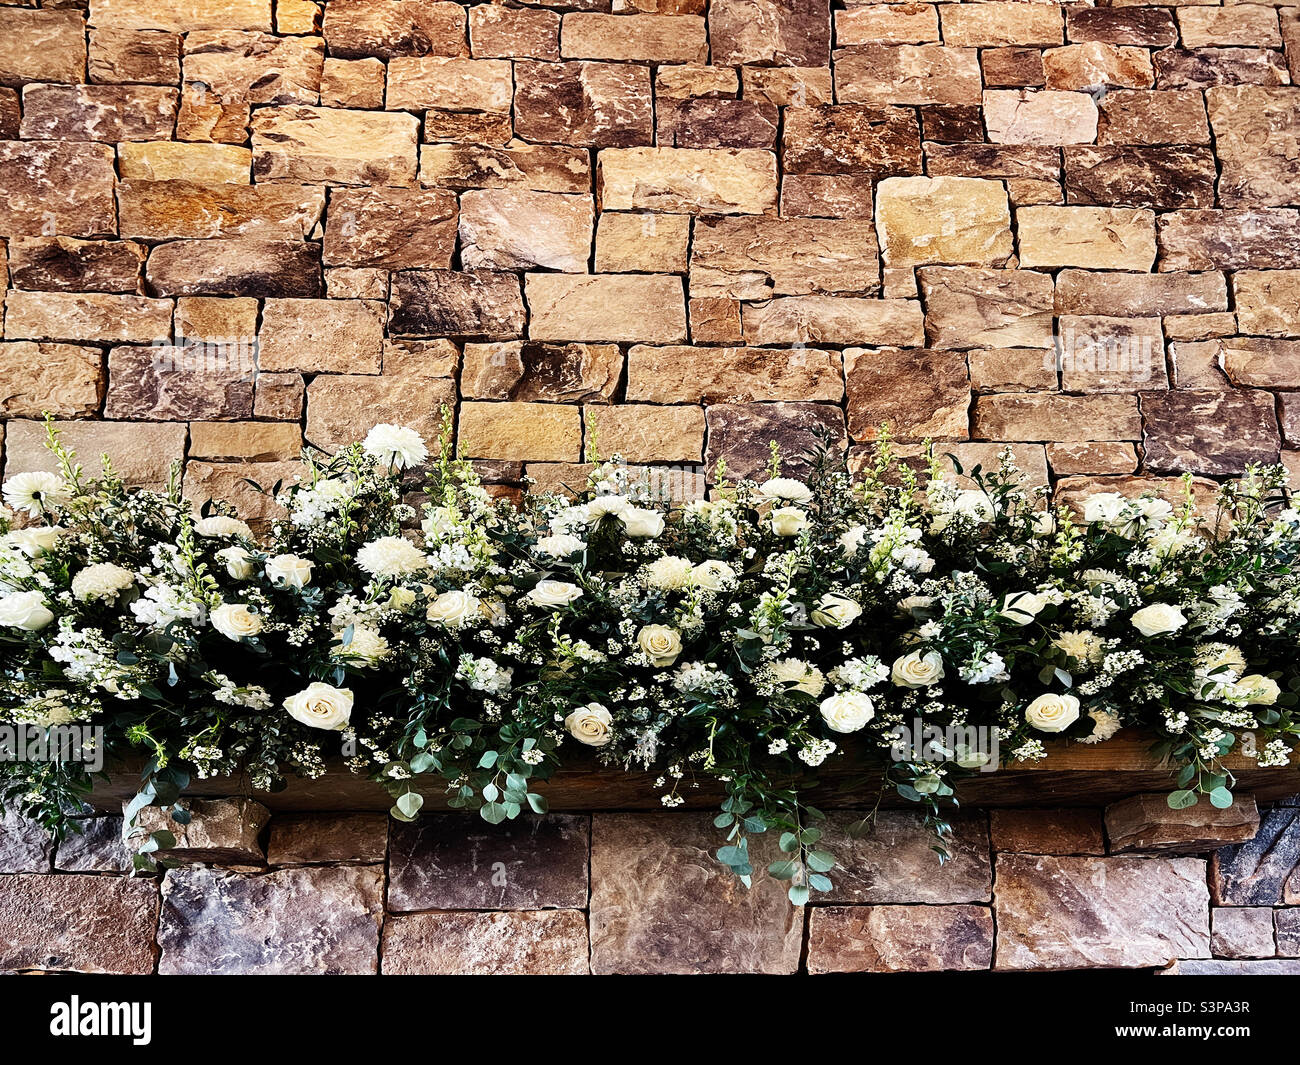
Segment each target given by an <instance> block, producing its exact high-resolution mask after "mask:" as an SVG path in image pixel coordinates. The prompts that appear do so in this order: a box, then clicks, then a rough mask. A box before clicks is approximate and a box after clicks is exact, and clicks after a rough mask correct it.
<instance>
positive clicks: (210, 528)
mask: <svg viewBox="0 0 1300 1065" xmlns="http://www.w3.org/2000/svg"><path fill="white" fill-rule="evenodd" d="M194 531H195V533H197V534H198V535H199V536H246V537H248V538H249V539H252V537H253V530H252V529H250V528H249V527H248V523H247V522H242V521H240V520H239V519H238V518H232V517H230V516H229V515H227V514H213V515H212V516H211V517H207V518H200V519H199V520H198V521H196V522H195V523H194Z"/></svg>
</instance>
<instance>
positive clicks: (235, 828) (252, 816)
mask: <svg viewBox="0 0 1300 1065" xmlns="http://www.w3.org/2000/svg"><path fill="white" fill-rule="evenodd" d="M183 805H184V807H185V809H186V810H187V811H189V814H190V821H189V823H188V824H184V825H182V824H181V823H180V822H178V821H175V820H173V819H172V817H171V815H170V813H169V812H168V811H167V810H163V809H161V808H159V807H157V806H146V807H145V808H144V809H143V810H142V811H141V812H140V813H138V814H137V815H136V819H135V824H134V825H133V826H132V827H131V828H130V829H129V831H130V833H131V835H132V836H135V835H140V836H141V837H143V836H147V835H149V834H150V833H152V832H157V831H160V830H164V829H165V830H166V831H168V832H170V833H171V834H172V835H173V836H175V837H176V846H174V847H172V848H169V849H168V851H167V856H168V857H169V858H174V859H176V860H177V861H180V862H222V863H226V864H234V863H240V862H254V863H258V864H260V863H261V862H262V861H263V859H264V858H265V855H264V854H263V852H262V844H261V843H260V842H259V841H258V837H259V836H260V835H261V833H262V829H264V828H265V827H266V823H267V821H269V820H270V818H271V813H270V811H269V810H267V808H266V807H265V806H263V805H261V804H260V803H256V802H253V801H252V800H251V799H207V800H204V799H187V800H185V802H184V803H183Z"/></svg>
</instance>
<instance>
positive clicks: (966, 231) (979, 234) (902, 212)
mask: <svg viewBox="0 0 1300 1065" xmlns="http://www.w3.org/2000/svg"><path fill="white" fill-rule="evenodd" d="M876 230H877V233H878V235H879V238H880V252H881V255H882V256H884V260H885V263H886V265H887V266H917V265H921V264H924V263H973V264H976V265H987V266H1000V265H1002V264H1003V263H1005V262H1006V261H1007V259H1008V258H1009V257H1010V255H1011V253H1012V241H1011V212H1010V209H1009V208H1008V206H1007V197H1006V192H1005V190H1004V189H1003V187H1002V183H1001V182H997V181H981V180H979V179H978V178H960V177H940V178H926V177H907V178H886V179H885V180H884V181H882V182H881V183H880V186H879V188H878V189H877V191H876Z"/></svg>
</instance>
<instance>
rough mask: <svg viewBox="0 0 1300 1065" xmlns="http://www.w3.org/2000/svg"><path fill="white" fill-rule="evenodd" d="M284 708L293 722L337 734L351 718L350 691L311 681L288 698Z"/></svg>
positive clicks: (349, 689)
mask: <svg viewBox="0 0 1300 1065" xmlns="http://www.w3.org/2000/svg"><path fill="white" fill-rule="evenodd" d="M284 708H285V709H286V710H288V711H289V716H290V717H292V718H293V719H294V720H295V721H301V722H302V723H303V724H304V725H310V726H311V727H312V728H323V729H331V730H333V731H336V732H337V731H338V730H339V729H343V728H346V727H347V724H348V720H349V719H350V718H351V717H352V689H351V688H336V687H334V686H333V685H332V684H325V683H323V682H321V681H318V680H317V681H313V682H312V683H311V684H308V685H307V687H305V688H304V689H303V690H302V691H300V692H298V694H297V695H291V696H289V698H287V699H286V700H285V701H284Z"/></svg>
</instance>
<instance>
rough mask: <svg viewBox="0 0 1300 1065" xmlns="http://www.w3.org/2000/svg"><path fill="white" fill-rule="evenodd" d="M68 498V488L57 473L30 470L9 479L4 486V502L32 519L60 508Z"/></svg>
mask: <svg viewBox="0 0 1300 1065" xmlns="http://www.w3.org/2000/svg"><path fill="white" fill-rule="evenodd" d="M69 498H70V497H69V495H68V486H67V484H66V483H65V482H64V480H63V478H62V477H60V476H59V475H58V474H57V473H46V472H45V471H42V470H32V471H31V472H29V473H20V474H18V475H16V476H14V477H10V478H9V480H7V481H5V485H4V499H5V502H6V503H8V504H9V505H10V506H11V507H13V508H14V510H24V511H26V512H27V513H28V515H30V516H31V517H33V518H39V517H40V516H41V514H42V512H44V511H46V510H51V509H54V508H56V507H59V506H62V505H63V504H64V503H66V502H67V501H68V499H69Z"/></svg>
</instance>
